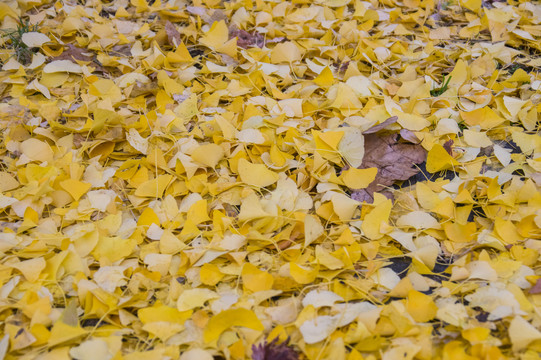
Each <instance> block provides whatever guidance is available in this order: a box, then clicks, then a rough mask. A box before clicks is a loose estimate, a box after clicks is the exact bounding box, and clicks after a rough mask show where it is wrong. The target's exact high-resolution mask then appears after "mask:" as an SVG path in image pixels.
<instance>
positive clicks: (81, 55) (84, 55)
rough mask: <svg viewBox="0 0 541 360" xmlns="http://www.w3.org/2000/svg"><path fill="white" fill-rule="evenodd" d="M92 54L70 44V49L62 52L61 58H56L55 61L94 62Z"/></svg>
mask: <svg viewBox="0 0 541 360" xmlns="http://www.w3.org/2000/svg"><path fill="white" fill-rule="evenodd" d="M91 55H92V53H91V52H89V51H88V50H86V49H81V48H79V47H76V46H74V45H72V44H68V48H67V49H66V50H64V51H63V52H62V54H60V55H59V56H56V57H55V58H54V60H70V61H73V60H79V61H92V60H94V59H93V56H91Z"/></svg>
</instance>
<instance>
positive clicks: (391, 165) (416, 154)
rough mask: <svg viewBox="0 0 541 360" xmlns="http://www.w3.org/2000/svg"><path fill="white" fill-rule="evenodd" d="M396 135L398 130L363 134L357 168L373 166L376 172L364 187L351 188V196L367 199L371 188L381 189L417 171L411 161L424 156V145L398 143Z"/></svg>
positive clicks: (423, 158)
mask: <svg viewBox="0 0 541 360" xmlns="http://www.w3.org/2000/svg"><path fill="white" fill-rule="evenodd" d="M397 138H398V134H389V135H385V136H380V135H377V134H369V135H366V136H365V138H364V141H365V142H364V151H365V155H364V158H363V163H362V165H361V166H360V168H361V169H367V168H372V167H375V168H377V169H378V174H377V176H376V179H375V180H374V181H373V182H372V183H371V184H370V185H369V186H368V187H367V188H365V189H361V190H357V191H354V192H353V193H352V194H351V197H352V199H355V200H357V201H367V202H369V203H371V202H372V201H373V200H374V197H373V194H374V192H376V191H381V190H383V189H384V188H385V187H387V186H390V185H392V184H394V182H395V181H397V180H407V179H409V178H410V177H412V176H413V175H415V174H417V173H418V172H419V169H417V168H416V167H415V165H416V164H420V163H422V162H423V161H425V160H426V151H425V149H423V147H422V146H420V145H412V144H403V143H399V142H397ZM385 195H386V196H387V194H385Z"/></svg>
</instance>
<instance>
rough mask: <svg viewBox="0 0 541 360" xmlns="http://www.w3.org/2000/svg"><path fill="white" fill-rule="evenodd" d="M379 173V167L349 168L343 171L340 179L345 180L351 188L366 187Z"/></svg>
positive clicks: (345, 183)
mask: <svg viewBox="0 0 541 360" xmlns="http://www.w3.org/2000/svg"><path fill="white" fill-rule="evenodd" d="M377 174H378V169H377V168H369V169H357V168H349V169H347V170H344V171H342V173H341V174H340V179H341V180H342V181H343V182H344V185H346V186H347V187H348V188H350V189H364V188H366V187H367V186H368V185H370V184H371V183H372V182H373V181H374V180H375V179H376V175H377Z"/></svg>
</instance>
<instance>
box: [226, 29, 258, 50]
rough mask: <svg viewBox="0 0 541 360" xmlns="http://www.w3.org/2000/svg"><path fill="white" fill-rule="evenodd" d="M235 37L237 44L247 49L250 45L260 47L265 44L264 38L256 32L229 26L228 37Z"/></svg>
mask: <svg viewBox="0 0 541 360" xmlns="http://www.w3.org/2000/svg"><path fill="white" fill-rule="evenodd" d="M235 37H236V38H237V46H239V47H241V48H243V49H247V48H250V47H254V46H257V47H259V48H262V47H263V46H265V38H264V37H263V35H261V34H260V33H258V32H255V31H254V32H251V33H250V32H248V31H246V30H242V29H239V28H237V27H236V26H231V27H230V28H229V38H230V39H233V38H235Z"/></svg>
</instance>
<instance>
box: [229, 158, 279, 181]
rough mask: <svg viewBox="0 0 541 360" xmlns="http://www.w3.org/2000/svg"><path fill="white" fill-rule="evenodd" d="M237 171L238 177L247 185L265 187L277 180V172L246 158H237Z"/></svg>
mask: <svg viewBox="0 0 541 360" xmlns="http://www.w3.org/2000/svg"><path fill="white" fill-rule="evenodd" d="M238 171H239V176H240V179H241V180H242V181H243V182H245V183H246V184H249V185H254V186H259V187H265V186H269V185H272V184H274V183H275V182H276V181H278V177H279V176H278V174H277V173H275V172H274V171H272V170H269V169H268V168H267V167H266V166H265V165H263V164H252V163H251V162H249V161H248V160H246V159H239V162H238Z"/></svg>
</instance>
